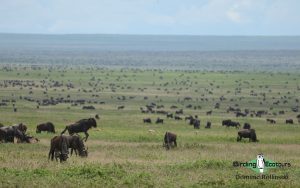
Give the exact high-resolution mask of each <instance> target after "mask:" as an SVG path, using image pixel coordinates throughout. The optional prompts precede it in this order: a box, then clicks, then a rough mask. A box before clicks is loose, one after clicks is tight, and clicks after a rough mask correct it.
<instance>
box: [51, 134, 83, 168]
mask: <svg viewBox="0 0 300 188" xmlns="http://www.w3.org/2000/svg"><path fill="white" fill-rule="evenodd" d="M69 148H71V153H72V152H73V150H75V153H76V151H78V153H79V156H81V157H87V150H86V149H85V146H84V143H83V141H82V139H80V137H79V136H77V135H71V136H66V135H60V136H55V137H53V138H52V139H51V144H50V151H49V154H48V159H50V158H51V160H52V161H53V159H54V157H55V159H56V161H57V158H59V159H60V162H63V161H66V160H67V159H68V154H69Z"/></svg>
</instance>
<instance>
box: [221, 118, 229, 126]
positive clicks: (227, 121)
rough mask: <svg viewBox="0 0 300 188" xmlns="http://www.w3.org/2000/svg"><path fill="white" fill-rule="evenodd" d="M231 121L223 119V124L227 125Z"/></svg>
mask: <svg viewBox="0 0 300 188" xmlns="http://www.w3.org/2000/svg"><path fill="white" fill-rule="evenodd" d="M230 122H231V120H230V119H226V120H223V121H222V126H224V125H225V126H227V125H228V124H229V123H230Z"/></svg>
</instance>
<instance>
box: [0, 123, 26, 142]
mask: <svg viewBox="0 0 300 188" xmlns="http://www.w3.org/2000/svg"><path fill="white" fill-rule="evenodd" d="M15 137H16V138H17V139H19V140H21V141H22V142H23V141H25V140H26V137H25V133H24V132H22V131H20V130H19V129H18V128H17V127H14V126H8V127H1V128H0V142H14V138H15Z"/></svg>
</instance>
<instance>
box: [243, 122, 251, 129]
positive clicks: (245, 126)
mask: <svg viewBox="0 0 300 188" xmlns="http://www.w3.org/2000/svg"><path fill="white" fill-rule="evenodd" d="M243 129H251V125H250V124H249V123H244V126H243Z"/></svg>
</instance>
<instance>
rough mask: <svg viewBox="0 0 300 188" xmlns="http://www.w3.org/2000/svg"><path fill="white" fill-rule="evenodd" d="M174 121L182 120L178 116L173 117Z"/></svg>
mask: <svg viewBox="0 0 300 188" xmlns="http://www.w3.org/2000/svg"><path fill="white" fill-rule="evenodd" d="M174 119H175V120H182V118H181V117H180V116H175V117H174Z"/></svg>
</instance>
